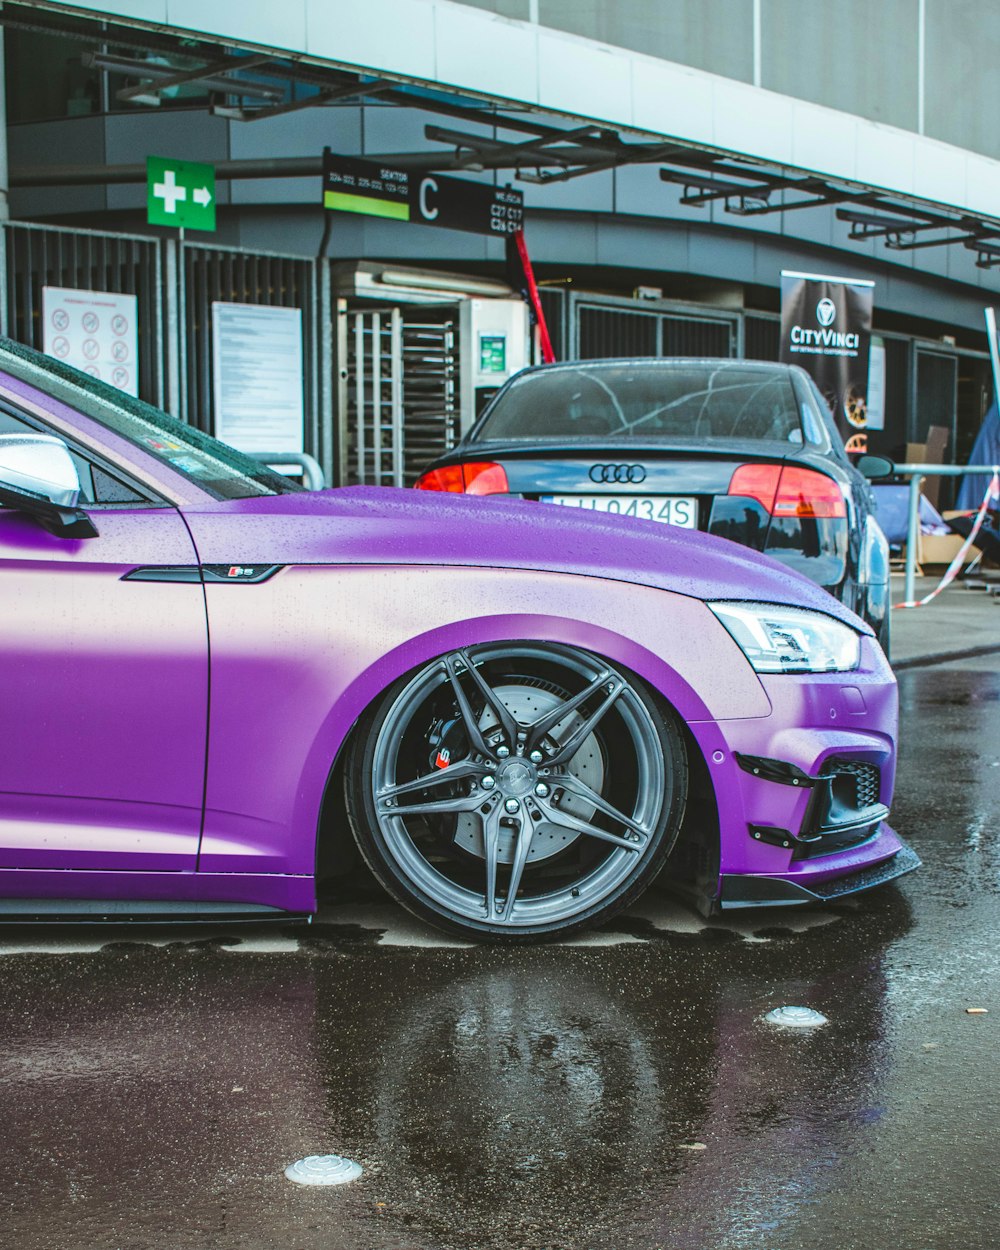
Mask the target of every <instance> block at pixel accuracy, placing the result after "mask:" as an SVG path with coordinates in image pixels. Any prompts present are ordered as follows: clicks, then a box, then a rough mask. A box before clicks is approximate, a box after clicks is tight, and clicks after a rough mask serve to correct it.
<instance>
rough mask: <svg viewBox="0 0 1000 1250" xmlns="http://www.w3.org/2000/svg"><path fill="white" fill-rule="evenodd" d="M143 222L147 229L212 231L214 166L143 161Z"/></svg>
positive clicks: (152, 159)
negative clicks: (145, 221)
mask: <svg viewBox="0 0 1000 1250" xmlns="http://www.w3.org/2000/svg"><path fill="white" fill-rule="evenodd" d="M146 220H147V221H148V222H149V224H150V225H151V226H181V227H184V228H185V229H187V230H214V229H215V166H214V165H199V164H197V163H196V162H195V161H173V160H168V159H167V158H166V157H164V156H147V157H146Z"/></svg>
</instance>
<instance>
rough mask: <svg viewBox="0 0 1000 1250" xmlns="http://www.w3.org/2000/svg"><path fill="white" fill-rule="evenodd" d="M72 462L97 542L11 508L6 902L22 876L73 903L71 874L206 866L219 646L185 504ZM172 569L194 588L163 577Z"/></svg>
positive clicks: (2, 680)
mask: <svg viewBox="0 0 1000 1250" xmlns="http://www.w3.org/2000/svg"><path fill="white" fill-rule="evenodd" d="M25 428H30V429H34V430H39V429H42V428H43V427H41V426H40V425H39V424H37V423H32V424H30V425H27V426H26V425H25V423H24V421H23V418H22V417H21V416H19V415H17V414H15V413H12V412H11V411H10V409H9V408H5V407H4V406H3V405H2V404H0V432H12V431H23V430H24V429H25ZM74 458H75V459H76V460H77V463H78V467H79V468H80V469H81V470H82V474H81V476H82V480H83V482H84V486H85V490H84V495H83V496H82V497H81V505H82V506H84V507H85V508H86V510H87V511H88V513H89V515H90V516H91V519H92V520H93V521H94V523H95V524H96V527H97V529H98V531H99V533H98V536H97V537H94V538H86V539H66V538H60V537H56V536H55V535H53V534H50V533H48V532H47V531H46V530H44V529H43V528H42V527H41V526H40V525H39V524H38V523H37V521H35V520H34V519H33V518H32V517H30V516H28V515H26V514H25V513H22V512H19V511H16V510H14V509H12V508H0V708H2V709H3V717H4V729H5V732H4V735H3V745H2V748H0V893H3V892H8V893H9V892H11V890H12V883H13V881H14V878H13V876H12V872H13V871H14V870H16V871H17V878H18V881H19V884H18V886H17V888H16V889H14V890H13V892H15V893H23V892H24V889H25V888H26V887H25V886H24V877H23V876H22V874H23V872H24V870H59V871H58V873H52V874H49V873H48V872H45V873H44V876H45V877H46V878H47V880H46V881H44V882H43V881H42V880H41V877H42V875H43V874H42V873H41V872H40V873H39V874H38V878H37V879H36V880H35V881H34V882H33V884H32V886H31V889H32V890H34V891H35V892H37V893H38V894H39V895H40V896H42V895H46V896H59V897H62V896H63V895H64V894H65V896H67V897H68V896H71V895H73V894H74V893H75V892H76V890H77V888H78V886H77V885H74V883H73V882H71V881H69V879H68V878H67V876H66V870H77V871H81V870H82V871H85V870H91V871H101V872H104V871H108V870H112V871H124V872H128V873H134V872H136V871H147V872H174V873H176V872H193V871H194V869H195V867H196V861H197V852H198V838H199V834H200V829H201V817H202V806H203V793H204V777H205V739H206V723H207V710H208V637H207V625H206V616H205V604H204V593H203V590H202V586H201V583H200V579H199V577H198V574H197V557H196V554H195V550H194V545H193V542H192V540H191V537H190V534H189V533H188V530H187V527H186V525H185V523H184V521H183V519H182V518H181V516H180V514H179V513H178V512H177V510H176V509H175V508H173V507H171V506H169V505H165V504H163V503H161V502H160V501H158V500H156V499H154V498H153V497H151V496H150V494H149V493H148V492H145V491H144V488H142V487H137V486H136V484H135V483H130V482H129V481H128V479H127V475H126V476H118V475H117V474H116V473H115V471H114V467H113V466H111V468H110V470H109V466H108V464H106V463H105V464H103V465H97V464H92V463H90V462H88V460H87V458H86V455H84V454H82V453H80V452H79V449H77V450H76V454H75V455H74ZM163 566H174V567H175V568H181V569H187V570H190V574H191V580H190V581H188V582H184V581H163V580H159V581H157V580H155V578H156V576H157V574H156V569H157V568H162V567H163ZM6 870H11V871H6ZM31 875H32V877H33V878H34V877H35V874H34V873H32V874H31ZM5 883H6V887H7V888H6V890H5V889H4V884H5ZM135 884H136V882H135V880H134V879H133V886H134V885H135ZM122 889H124V891H125V893H126V894H127V893H128V892H129V887H128V885H127V884H126V885H124V886H122ZM156 892H157V893H158V894H159V895H161V896H163V895H166V896H169V894H170V889H169V886H167V887H166V888H161V889H160V890H158V891H156ZM102 894H103V897H107V898H113V897H121V894H120V892H119V891H118V890H117V889H116V888H115V887H114V886H113V884H111V883H109V885H108V888H107V890H105V891H103V892H102ZM147 896H148V895H147Z"/></svg>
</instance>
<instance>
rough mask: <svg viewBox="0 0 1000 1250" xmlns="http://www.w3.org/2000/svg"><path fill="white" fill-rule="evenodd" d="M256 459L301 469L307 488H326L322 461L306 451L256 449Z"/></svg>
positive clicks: (265, 462) (254, 454)
mask: <svg viewBox="0 0 1000 1250" xmlns="http://www.w3.org/2000/svg"><path fill="white" fill-rule="evenodd" d="M253 458H254V459H255V460H260V461H262V462H263V463H264V464H273V465H284V466H286V467H287V468H289V469H301V470H302V476H303V477H304V478H305V488H306V490H326V478H325V476H324V475H323V470H322V468H320V463H319V461H318V460H316V459H315V458H314V457H312V456H309V455H307V454H306V453H305V452H298V451H255V452H254V453H253Z"/></svg>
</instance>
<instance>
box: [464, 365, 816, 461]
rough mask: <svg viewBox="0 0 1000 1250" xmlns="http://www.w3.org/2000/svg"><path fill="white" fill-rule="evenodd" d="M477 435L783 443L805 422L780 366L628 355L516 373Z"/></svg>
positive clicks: (799, 433)
mask: <svg viewBox="0 0 1000 1250" xmlns="http://www.w3.org/2000/svg"><path fill="white" fill-rule="evenodd" d="M474 437H475V438H476V439H481V440H487V439H520V438H523V439H531V440H532V441H538V440H539V439H541V440H546V439H559V440H564V439H567V438H569V439H574V438H579V439H589V440H595V439H596V440H604V439H609V440H614V441H616V442H617V441H618V440H620V439H629V438H634V439H641V440H644V441H646V440H652V441H656V440H659V439H672V440H684V441H697V442H702V441H708V440H715V439H720V440H721V439H724V440H731V439H743V440H747V439H748V440H753V441H763V442H770V443H784V444H788V443H801V442H802V441H803V430H802V420H801V415H800V407H799V402H798V401H797V399H796V396H795V392H794V390H793V389H792V383H791V378H790V376H789V374H788V373H787V372H785V371H784V370H780V371H779V370H769V369H752V368H741V367H740V366H739V365H731V364H720V365H719V366H717V367H714V368H713V367H712V366H710V365H698V366H672V365H664V364H655V365H653V364H643V363H638V364H634V363H629V364H622V365H613V366H612V365H609V366H606V367H605V366H597V367H595V366H581V367H580V368H579V369H565V368H556V369H551V370H545V369H542V370H538V371H537V372H531V373H526V374H524V375H523V376H522V377H520V378H515V379H514V380H513V381H512V382H511V383H510V385H509V386H508V387H507V388H506V389H505V390H504V391H503V393H502V394H500V395H498V396H497V399H496V401H495V403H494V405H493V407H492V408H491V410H490V412H489V413H488V414H487V416H486V418H485V420H484V421H483V423H482V425H481V426H480V427H479V429H478V430H477V431H476V433H475V435H474ZM810 441H811V440H810Z"/></svg>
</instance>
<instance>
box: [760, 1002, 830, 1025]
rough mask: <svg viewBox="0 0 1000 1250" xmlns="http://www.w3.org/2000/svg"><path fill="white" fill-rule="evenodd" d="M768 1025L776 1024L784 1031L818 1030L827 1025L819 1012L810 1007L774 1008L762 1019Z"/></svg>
mask: <svg viewBox="0 0 1000 1250" xmlns="http://www.w3.org/2000/svg"><path fill="white" fill-rule="evenodd" d="M764 1019H765V1020H766V1021H767V1023H768V1024H777V1025H780V1026H781V1028H784V1029H818V1028H819V1026H820V1025H821V1024H826V1023H827V1018H826V1016H824V1015H823V1014H822V1013H821V1012H818V1011H813V1009H812V1008H811V1007H775V1009H774V1010H773V1011H769V1012H768V1013H767V1015H766V1016H765V1017H764Z"/></svg>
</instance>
